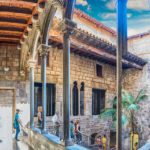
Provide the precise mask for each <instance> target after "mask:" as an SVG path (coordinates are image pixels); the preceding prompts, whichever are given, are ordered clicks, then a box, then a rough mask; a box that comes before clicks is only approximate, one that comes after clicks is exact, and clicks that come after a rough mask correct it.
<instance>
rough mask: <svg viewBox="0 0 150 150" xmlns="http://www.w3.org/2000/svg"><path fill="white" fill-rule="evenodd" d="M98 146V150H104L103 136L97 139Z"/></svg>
mask: <svg viewBox="0 0 150 150" xmlns="http://www.w3.org/2000/svg"><path fill="white" fill-rule="evenodd" d="M96 144H97V145H98V149H99V150H102V148H103V146H102V137H101V136H98V137H97V138H96Z"/></svg>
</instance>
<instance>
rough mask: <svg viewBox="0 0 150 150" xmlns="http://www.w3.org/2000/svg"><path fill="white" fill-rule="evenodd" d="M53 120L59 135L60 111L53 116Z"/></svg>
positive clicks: (56, 132)
mask: <svg viewBox="0 0 150 150" xmlns="http://www.w3.org/2000/svg"><path fill="white" fill-rule="evenodd" d="M52 122H53V126H54V129H55V135H56V136H58V137H59V127H60V120H59V112H58V111H56V113H55V115H54V116H53V117H52Z"/></svg>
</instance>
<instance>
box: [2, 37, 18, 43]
mask: <svg viewBox="0 0 150 150" xmlns="http://www.w3.org/2000/svg"><path fill="white" fill-rule="evenodd" d="M0 41H10V42H11V41H14V42H19V41H20V39H18V38H4V37H0Z"/></svg>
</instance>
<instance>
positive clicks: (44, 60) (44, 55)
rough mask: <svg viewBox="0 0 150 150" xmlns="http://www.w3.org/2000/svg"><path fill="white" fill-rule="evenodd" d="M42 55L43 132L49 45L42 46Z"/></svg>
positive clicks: (43, 130)
mask: <svg viewBox="0 0 150 150" xmlns="http://www.w3.org/2000/svg"><path fill="white" fill-rule="evenodd" d="M40 54H41V57H42V65H41V81H42V119H43V121H42V133H45V132H46V112H47V109H46V108H47V92H46V65H47V54H48V47H47V46H45V45H42V46H41V51H40Z"/></svg>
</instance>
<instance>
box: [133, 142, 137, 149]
mask: <svg viewBox="0 0 150 150" xmlns="http://www.w3.org/2000/svg"><path fill="white" fill-rule="evenodd" d="M137 149H138V143H137V142H136V143H135V144H134V147H133V150H137Z"/></svg>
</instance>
